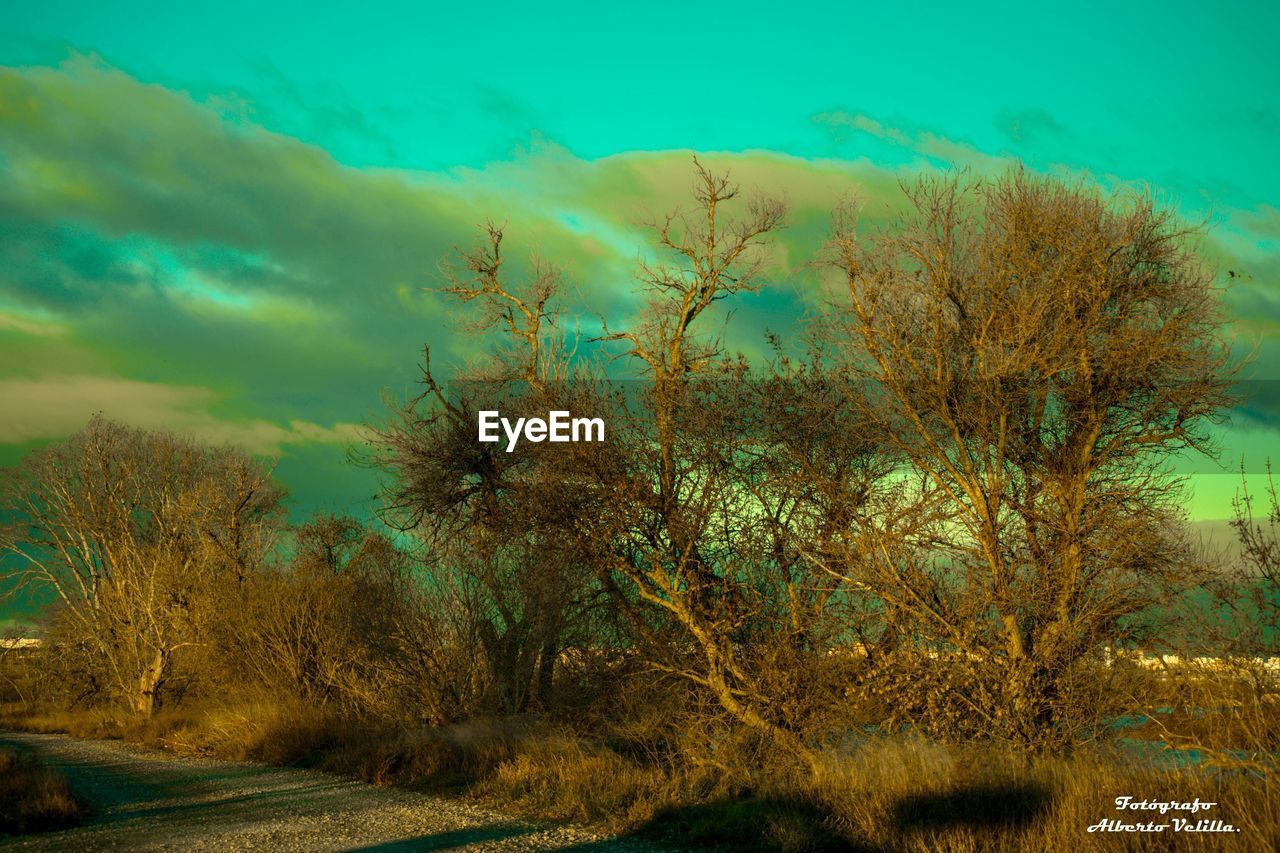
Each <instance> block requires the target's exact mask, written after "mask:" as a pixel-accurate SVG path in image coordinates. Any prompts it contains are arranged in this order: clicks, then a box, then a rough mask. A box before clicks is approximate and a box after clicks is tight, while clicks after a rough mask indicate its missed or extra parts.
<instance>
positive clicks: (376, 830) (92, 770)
mask: <svg viewBox="0 0 1280 853" xmlns="http://www.w3.org/2000/svg"><path fill="white" fill-rule="evenodd" d="M6 743H8V744H11V745H15V746H18V747H19V748H23V749H28V750H31V751H32V752H34V753H36V754H37V755H38V756H39V757H40V759H41V760H42V761H43V762H44V763H45V764H46V765H47V766H49V767H52V768H54V769H56V770H59V771H60V772H62V773H63V774H64V775H65V776H66V777H67V781H68V782H69V783H70V784H71V787H72V790H73V791H75V793H76V794H77V795H78V796H79V797H80V798H81V799H82V800H84V801H85V802H87V803H89V804H90V805H91V806H92V807H93V809H94V817H93V819H92V820H91V821H90V822H89V823H88V824H86V825H85V826H81V827H77V828H75V829H68V830H63V831H61V832H52V833H41V834H38V835H29V836H23V837H17V838H5V837H3V836H0V849H4V850H74V851H92V850H165V849H176V848H181V849H183V850H219V851H222V850H227V851H230V850H271V851H287V850H306V851H312V850H316V851H319V850H378V851H391V850H405V851H407V850H634V851H642V850H653V849H654V848H652V847H650V846H648V845H644V844H641V843H639V842H635V841H630V840H622V839H611V838H607V837H603V836H601V835H599V834H596V833H594V832H592V831H591V830H589V829H585V828H583V827H574V826H561V825H549V824H537V823H530V822H527V821H521V820H516V819H513V818H511V817H508V816H505V815H502V814H499V813H497V812H492V811H488V810H486V809H481V808H477V807H475V806H472V805H468V804H466V803H462V802H459V801H456V800H450V799H445V798H442V797H433V796H429V795H426V794H419V793H415V792H412V791H405V790H399V789H396V788H379V787H375V786H373V785H367V784H364V783H363V782H354V781H351V780H349V779H345V778H343V777H341V776H335V775H333V774H330V773H322V772H319V771H315V770H295V769H288V768H280V767H267V766H264V765H259V764H243V763H234V762H227V761H213V760H209V759H191V758H176V757H173V756H170V755H166V754H165V753H161V752H157V751H154V750H150V749H145V748H142V747H138V746H132V745H129V744H123V743H118V742H115V741H91V740H74V739H72V738H68V737H62V736H58V735H34V734H25V733H18V732H0V745H3V744H6Z"/></svg>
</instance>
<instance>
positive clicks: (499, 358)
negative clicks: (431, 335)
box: [373, 226, 598, 713]
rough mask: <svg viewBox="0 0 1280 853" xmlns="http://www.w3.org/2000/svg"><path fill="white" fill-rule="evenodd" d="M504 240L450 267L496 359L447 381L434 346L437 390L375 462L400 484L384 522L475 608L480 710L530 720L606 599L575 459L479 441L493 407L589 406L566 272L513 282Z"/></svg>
mask: <svg viewBox="0 0 1280 853" xmlns="http://www.w3.org/2000/svg"><path fill="white" fill-rule="evenodd" d="M502 241H503V232H502V230H501V229H500V228H497V227H495V226H489V227H488V228H487V231H486V235H485V240H484V241H483V243H482V244H481V245H480V246H479V247H478V248H476V249H474V250H471V251H468V252H463V253H460V258H461V268H460V269H455V268H451V267H448V268H446V273H447V276H448V285H447V287H446V288H445V292H446V293H448V294H450V295H452V296H454V297H456V298H457V299H458V300H460V301H461V302H462V303H464V304H467V305H468V307H469V308H470V309H471V310H472V311H473V314H472V316H473V318H474V319H475V324H474V325H475V330H476V331H478V332H488V331H491V330H493V329H496V330H497V332H498V335H497V340H496V346H495V347H493V350H492V353H491V357H489V358H488V359H484V360H480V361H479V362H478V363H476V364H473V365H471V366H469V367H468V368H466V369H463V370H461V371H459V372H458V374H457V375H456V376H455V377H454V379H453V381H452V382H446V383H442V382H441V381H438V379H437V377H436V375H435V374H434V373H433V372H432V368H431V364H430V349H429V348H428V350H427V361H426V363H425V364H424V365H423V383H424V385H425V386H426V390H425V391H424V393H423V394H422V395H421V396H420V397H418V398H416V399H414V400H411V401H409V402H408V403H407V404H406V405H404V406H403V407H402V408H400V409H399V411H397V412H396V413H395V414H394V416H393V417H392V419H391V422H390V423H389V424H388V425H387V426H385V427H384V428H382V429H380V430H378V438H379V441H378V443H377V448H376V450H375V452H374V459H373V461H374V463H375V464H377V465H379V466H380V467H382V468H383V470H385V471H387V472H388V473H389V474H390V476H389V478H388V481H387V484H386V488H385V490H384V498H385V500H384V513H383V518H384V520H385V521H386V522H387V523H388V524H390V525H392V526H394V527H398V528H400V529H402V530H404V531H407V532H412V533H413V534H414V535H415V536H417V537H418V538H419V539H420V541H421V542H422V543H423V544H424V546H425V549H426V556H427V559H428V561H429V563H430V572H431V574H433V575H434V576H435V579H434V581H433V582H432V585H434V586H435V587H436V589H437V590H438V591H439V594H441V595H443V596H446V597H447V598H449V599H450V600H451V601H452V603H455V604H456V603H457V602H458V601H464V602H466V606H467V611H468V618H469V619H470V620H471V622H472V626H471V628H470V629H469V630H463V631H461V632H460V633H461V638H474V639H476V640H478V642H479V644H480V646H481V648H482V649H483V653H484V662H485V678H484V681H485V688H484V690H483V696H482V697H481V699H480V701H481V704H482V705H483V706H484V709H485V710H488V711H500V712H503V713H518V712H522V711H524V710H525V709H526V708H528V707H529V706H530V704H531V703H538V704H541V705H542V706H543V707H547V706H548V705H549V704H550V702H551V696H552V687H553V682H554V679H555V669H556V665H557V661H558V660H559V658H560V654H561V652H562V651H563V648H564V643H565V642H566V638H567V637H568V636H569V635H571V634H572V633H573V629H574V626H575V624H577V623H578V622H580V621H581V619H582V618H583V616H584V614H585V612H586V610H587V609H588V608H589V607H592V606H594V605H595V604H596V603H597V601H598V596H595V595H594V594H593V591H592V589H591V586H592V582H593V581H592V574H591V571H590V565H589V561H588V560H586V559H583V555H582V554H580V553H577V552H575V550H574V548H573V547H572V543H573V538H572V537H571V536H566V531H570V530H573V529H574V528H575V527H576V526H578V525H579V523H585V521H584V520H585V519H587V518H589V517H590V516H591V515H592V512H591V510H590V508H589V506H588V505H587V504H586V503H585V502H584V497H583V495H582V494H581V493H580V492H579V491H578V490H577V489H575V488H574V486H573V484H572V483H571V482H570V480H571V478H569V477H566V474H565V470H566V469H565V467H564V465H563V463H564V462H565V459H564V456H563V455H562V454H560V453H557V452H556V449H555V448H551V449H549V448H548V447H547V446H546V445H535V444H527V443H526V444H525V445H523V446H520V447H518V448H517V449H516V450H515V452H511V453H508V452H506V451H505V449H504V448H503V447H501V446H499V445H497V444H481V443H479V442H478V441H477V439H476V429H477V412H478V411H479V410H482V409H493V410H499V411H502V412H503V413H504V414H515V413H519V414H522V415H532V414H536V413H544V414H545V413H546V412H547V411H548V410H551V409H570V410H577V411H578V412H581V405H582V404H586V403H587V399H586V398H585V397H582V396H581V395H580V393H579V391H578V390H577V385H576V382H575V381H574V380H573V378H572V377H571V375H570V363H571V361H572V355H573V353H572V341H571V340H570V339H569V337H568V336H567V335H566V331H565V330H564V329H563V328H562V327H561V325H560V323H559V314H558V311H557V308H556V305H555V303H556V300H557V299H558V297H559V294H560V291H561V287H562V281H561V276H560V273H559V271H558V270H556V269H555V268H553V267H549V266H546V265H543V264H541V263H538V262H536V261H535V263H534V265H533V275H532V276H531V278H530V279H529V280H527V281H525V282H523V283H520V284H514V283H509V282H508V281H507V280H506V276H505V271H504V270H503V264H504V262H505V259H504V257H503V254H502ZM580 367H581V366H580ZM583 372H585V369H584V370H583ZM428 594H430V592H428ZM453 633H455V634H458V633H459V632H457V631H456V630H455V631H454V632H453Z"/></svg>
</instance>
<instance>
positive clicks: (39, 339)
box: [0, 58, 1280, 452]
mask: <svg viewBox="0 0 1280 853" xmlns="http://www.w3.org/2000/svg"><path fill="white" fill-rule="evenodd" d="M490 100H491V101H492V103H490V104H489V106H488V107H487V108H490V109H492V110H494V111H498V112H501V111H503V110H510V109H514V107H512V106H510V105H507V104H504V102H503V101H502V99H501V97H500V96H499V95H494V97H493V98H491V99H490ZM291 108H296V109H301V107H300V106H296V105H295V107H291ZM343 109H344V110H345V109H346V107H343ZM254 115H255V114H254V113H253V112H252V111H249V110H238V111H237V110H228V109H227V108H226V104H225V103H223V102H221V101H219V100H218V99H217V98H204V99H201V97H200V96H198V95H193V94H191V93H188V92H184V91H180V90H178V89H174V88H166V87H163V86H157V85H152V84H148V83H146V82H143V81H141V80H139V79H137V78H135V77H132V76H130V75H129V74H126V73H124V72H122V71H120V70H118V69H115V68H112V67H110V66H107V65H104V64H102V63H101V62H100V61H96V60H91V59H85V58H77V59H73V60H71V61H70V62H68V63H66V64H65V65H63V66H60V67H57V68H48V67H31V68H0V381H2V382H3V383H5V384H4V385H3V386H2V387H3V388H4V390H5V393H6V394H7V395H8V396H6V397H5V398H4V402H5V404H6V408H5V412H4V414H3V415H0V427H2V429H0V441H4V442H18V441H23V440H29V439H32V438H37V437H38V438H52V437H56V436H57V435H60V434H66V433H69V432H71V431H73V430H74V429H77V428H79V426H80V425H81V424H82V423H83V421H84V419H86V418H87V417H88V414H89V413H90V412H91V411H93V410H95V409H102V410H104V411H107V412H108V413H118V414H119V415H120V416H121V417H130V412H132V413H133V414H132V415H131V417H132V418H134V419H135V422H140V423H145V424H146V425H160V424H164V425H168V426H172V427H176V428H182V429H190V430H192V431H197V432H199V433H200V434H201V435H204V436H206V437H210V438H213V439H216V440H225V441H238V442H243V443H246V444H247V445H250V446H252V447H253V448H257V449H262V450H264V452H275V451H277V450H279V449H281V448H289V449H292V450H299V449H300V448H302V447H303V446H304V445H306V444H308V443H314V444H316V445H317V446H318V447H336V446H337V445H338V444H340V443H341V441H343V440H349V439H350V438H351V437H353V435H354V429H355V428H354V427H352V426H351V425H352V424H355V423H360V422H363V421H367V420H369V419H371V418H376V417H379V416H380V414H381V413H382V411H383V407H382V403H381V399H380V395H381V392H382V391H383V389H390V391H391V392H392V393H393V394H400V395H402V394H407V393H412V392H413V390H414V386H413V383H414V382H415V381H416V379H417V376H416V366H417V364H418V361H419V357H420V353H421V347H422V344H423V343H424V342H429V343H430V344H431V345H432V350H433V355H434V359H433V360H435V361H436V363H437V364H439V365H440V366H442V367H444V366H445V365H448V364H450V363H453V364H456V363H459V362H461V361H464V360H466V359H468V358H471V357H474V355H475V354H476V352H477V349H478V348H479V347H481V346H482V344H479V343H477V342H476V341H475V340H474V339H472V338H469V337H468V336H467V335H466V334H465V333H463V332H461V331H460V330H459V329H460V324H458V323H456V322H455V319H456V318H455V314H454V309H453V307H452V305H451V304H450V303H449V302H448V301H447V300H445V299H444V298H442V297H440V296H439V295H435V294H432V293H429V292H424V289H423V288H424V287H431V286H434V285H438V284H439V283H440V276H439V271H438V263H439V261H440V259H441V258H443V257H446V256H448V255H449V254H450V252H451V251H452V250H453V247H455V246H469V245H471V244H472V243H473V242H474V240H475V238H476V235H477V232H476V227H477V226H478V225H479V224H480V223H482V222H484V221H485V220H487V219H492V220H494V221H497V222H499V223H503V222H505V223H506V224H507V226H508V238H509V239H508V243H507V244H506V247H507V249H508V251H507V253H506V257H507V258H508V265H507V266H506V267H504V269H506V270H508V271H509V272H510V273H511V274H512V275H513V276H516V277H518V276H519V275H520V274H521V272H522V268H523V264H524V260H525V259H526V258H527V257H528V255H529V254H531V253H537V254H539V255H541V256H543V257H544V258H546V259H548V260H551V261H553V262H556V263H560V264H562V265H564V266H565V267H566V268H567V270H568V272H569V273H570V275H571V278H572V280H573V281H574V282H575V288H574V289H573V290H572V291H571V292H570V294H569V304H568V305H567V306H566V309H567V312H568V313H569V314H570V315H573V314H575V313H582V314H584V315H585V320H586V322H587V324H589V323H590V322H593V321H594V317H595V315H597V314H604V315H606V316H607V317H608V319H609V321H610V323H611V324H612V325H615V326H617V325H619V324H625V323H626V322H628V321H629V320H631V319H632V318H634V316H635V312H637V311H638V310H639V308H640V296H638V295H637V293H636V290H635V288H634V286H633V275H634V272H635V267H636V261H637V257H638V256H641V255H643V254H645V253H647V252H649V251H651V249H650V246H651V242H650V240H649V238H648V235H647V234H646V233H645V229H644V228H643V223H644V222H645V221H646V220H653V219H656V218H658V217H660V216H661V215H662V214H663V213H664V212H666V211H668V210H670V209H672V208H673V207H677V206H687V205H688V199H689V194H688V190H689V187H690V183H691V178H692V174H691V158H692V155H693V152H692V151H688V150H675V151H633V152H624V153H619V154H615V155H612V156H608V157H601V158H596V159H584V158H581V157H578V156H576V155H575V154H574V153H573V152H571V151H568V150H566V149H564V148H563V147H560V146H558V145H556V144H554V142H551V141H549V140H546V139H543V138H538V137H536V136H535V138H534V141H533V142H531V143H530V144H529V145H527V146H526V147H525V148H523V149H521V150H520V151H518V152H517V153H515V154H513V155H512V156H511V157H509V158H507V159H505V160H500V161H495V162H490V163H488V164H487V165H485V166H484V167H483V168H455V169H448V170H438V171H408V170H394V169H373V168H355V167H352V166H349V165H345V164H344V163H342V162H340V161H339V160H337V159H335V157H333V156H331V154H330V153H329V152H328V151H326V150H324V149H322V148H320V147H318V146H317V145H314V144H309V143H307V142H304V141H301V140H299V139H296V138H292V137H290V136H287V135H284V134H282V133H278V132H273V131H271V130H268V129H266V128H264V127H262V126H260V125H257V124H255V123H254ZM528 120H529V121H534V120H535V119H534V118H533V117H529V119H528ZM814 121H815V122H817V123H818V124H819V125H821V126H822V127H825V128H826V129H827V130H828V131H829V132H830V133H831V135H832V137H833V139H835V140H837V141H838V142H839V143H840V144H839V146H837V150H839V152H840V153H841V155H842V156H841V157H840V158H834V157H833V158H828V159H817V158H802V157H795V156H790V155H786V154H781V153H778V152H773V151H743V152H734V153H723V152H719V153H718V152H700V154H699V156H700V158H702V159H703V160H704V162H706V163H707V164H709V165H710V166H712V167H713V168H716V169H729V170H730V171H731V172H732V175H733V178H734V179H735V180H736V181H737V182H738V183H740V184H741V185H742V186H743V188H744V189H745V190H746V191H748V192H753V191H760V192H764V193H775V194H782V195H785V196H786V197H787V198H788V200H789V202H790V204H791V208H792V216H791V225H790V227H789V228H788V229H787V230H786V231H785V232H783V233H782V235H781V236H780V240H779V245H778V253H777V258H776V260H777V264H776V266H775V268H774V269H773V271H772V275H773V277H774V279H775V281H776V283H778V284H779V285H780V286H779V287H775V288H773V289H772V290H771V291H766V293H765V294H762V295H761V296H759V297H754V298H744V299H743V300H738V301H736V302H735V304H736V310H737V315H736V316H737V322H735V324H734V326H733V327H731V331H730V337H729V339H728V340H727V341H726V343H727V344H728V345H729V346H731V347H739V348H743V349H747V350H751V349H753V348H758V347H759V346H760V339H761V335H760V333H761V331H762V330H763V328H764V327H765V326H766V325H767V326H769V327H770V328H772V329H773V330H774V331H779V332H782V333H784V334H785V333H786V332H787V331H788V330H789V329H793V328H794V327H795V326H797V325H798V324H799V322H800V319H801V317H802V316H803V314H804V312H805V311H806V310H808V309H810V308H812V307H813V306H814V305H815V304H816V303H817V302H818V301H819V300H820V299H821V298H822V297H821V293H820V292H819V290H818V289H817V288H816V287H815V286H814V285H813V282H812V281H811V278H812V276H811V274H810V272H809V271H807V270H806V264H807V263H808V262H809V261H810V260H811V259H812V258H813V256H814V254H815V252H816V251H817V250H818V248H819V247H820V246H821V244H822V242H823V240H824V239H825V237H826V235H827V231H828V223H829V216H830V212H831V210H832V208H833V207H835V206H836V204H838V203H839V202H841V201H843V200H845V199H847V198H849V197H850V196H856V197H858V198H859V199H860V200H861V201H862V202H863V209H864V210H865V212H866V216H867V217H868V218H869V219H871V220H873V222H876V223H887V222H890V221H892V220H893V219H894V217H895V216H897V215H898V214H900V213H901V210H902V205H903V200H902V196H901V193H900V192H899V189H898V182H899V180H900V178H901V177H903V176H904V175H910V174H912V173H914V172H916V171H918V170H920V169H921V168H923V167H926V166H929V165H936V164H939V163H942V164H950V165H956V166H967V167H970V168H972V169H974V170H975V171H976V172H978V173H979V174H990V173H993V172H998V171H1001V170H1003V169H1004V168H1005V167H1007V166H1008V165H1009V163H1010V160H1009V158H1007V157H1003V156H994V155H991V154H989V153H987V152H984V151H982V150H980V149H978V148H977V147H976V146H974V145H973V144H971V143H969V142H966V141H964V140H959V139H955V138H952V137H950V136H948V135H947V134H945V133H943V132H942V131H940V130H938V129H936V128H930V127H926V126H923V125H919V124H915V123H912V122H910V121H906V120H894V121H888V120H885V119H882V118H876V117H873V116H870V115H866V114H861V113H856V112H850V111H831V112H827V113H823V114H821V115H819V116H816V117H815V118H814ZM998 121H999V122H1002V123H1003V125H1004V126H1005V127H1006V129H1007V130H1008V132H1009V133H1011V134H1014V135H1018V134H1021V135H1022V136H1023V137H1024V138H1028V139H1034V138H1035V137H1036V135H1047V134H1054V133H1061V132H1063V131H1062V129H1061V128H1060V127H1058V126H1057V125H1056V122H1055V121H1054V119H1053V118H1052V117H1051V116H1048V115H1047V114H1041V113H1037V112H1035V111H1022V112H1016V113H1008V114H1006V115H1003V116H1002V117H1000V119H999V120H998ZM351 122H354V123H355V124H358V122H356V120H355V119H354V118H352V119H351ZM353 126H354V124H353ZM361 132H362V133H363V131H361ZM1236 214H1239V215H1236ZM1233 216H1235V218H1234V219H1233V220H1232V223H1233V225H1234V226H1235V230H1234V231H1232V232H1231V233H1229V234H1224V235H1223V237H1222V239H1218V240H1215V241H1213V243H1212V247H1213V251H1214V252H1215V253H1217V255H1218V256H1220V257H1215V262H1216V263H1219V264H1220V265H1221V266H1222V267H1223V268H1224V269H1227V268H1230V269H1236V270H1245V271H1247V272H1248V274H1249V275H1250V276H1251V278H1250V279H1249V280H1248V281H1247V282H1243V283H1241V282H1236V284H1235V285H1233V288H1234V289H1233V294H1234V295H1233V296H1232V302H1231V304H1232V305H1233V307H1235V309H1236V312H1237V315H1238V316H1244V317H1247V318H1248V322H1249V323H1252V324H1254V325H1255V326H1257V327H1258V328H1263V327H1265V328H1274V327H1275V324H1276V323H1277V322H1280V304H1277V303H1276V302H1275V300H1274V298H1272V297H1271V296H1270V295H1269V294H1270V293H1271V292H1272V291H1274V289H1275V284H1276V275H1277V274H1280V265H1277V263H1276V257H1277V256H1276V254H1275V251H1274V247H1273V246H1270V245H1268V244H1266V240H1267V239H1268V236H1267V235H1270V234H1273V233H1274V230H1275V226H1274V221H1275V212H1274V210H1273V209H1271V208H1266V207H1264V208H1259V209H1257V210H1256V211H1254V212H1253V214H1252V217H1253V218H1249V217H1248V216H1245V215H1244V212H1239V211H1237V212H1234V213H1233ZM1230 230H1231V229H1228V231H1230ZM1233 264H1235V266H1231V265H1233ZM793 285H794V286H793ZM28 395H29V399H28V398H27V397H28ZM15 407H17V409H18V411H17V412H16V413H15V411H14V410H15ZM325 425H328V426H325Z"/></svg>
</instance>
